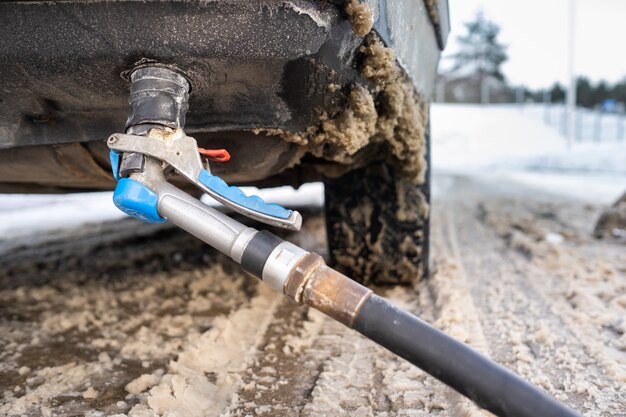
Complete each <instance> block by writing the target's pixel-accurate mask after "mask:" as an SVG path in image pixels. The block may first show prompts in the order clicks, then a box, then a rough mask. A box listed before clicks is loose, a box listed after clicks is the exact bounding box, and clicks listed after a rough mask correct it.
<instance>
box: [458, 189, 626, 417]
mask: <svg viewBox="0 0 626 417" xmlns="http://www.w3.org/2000/svg"><path fill="white" fill-rule="evenodd" d="M487 207H490V209H491V210H492V212H493V211H495V212H496V218H495V219H493V218H492V219H491V220H492V221H491V223H489V222H487V224H479V223H478V222H476V221H475V217H473V216H474V215H475V214H476V210H475V207H472V206H469V205H467V204H459V205H457V206H456V211H457V212H458V213H463V214H462V215H461V217H460V219H459V221H458V222H457V224H456V228H457V230H459V232H460V235H461V247H462V248H463V250H462V258H463V259H464V261H465V265H466V267H467V268H468V270H469V271H470V273H471V275H472V276H473V277H474V280H473V281H472V284H473V288H472V292H473V294H474V295H475V297H476V299H477V301H478V303H477V305H479V306H480V311H481V320H482V321H483V322H484V323H485V327H486V328H487V329H489V333H488V337H489V339H490V340H491V341H492V342H491V344H492V346H494V356H495V357H496V359H497V360H499V361H501V362H502V363H504V364H505V365H507V366H509V367H512V368H513V369H514V370H516V371H517V372H518V373H520V374H521V375H523V376H524V377H526V378H527V379H528V380H529V381H530V382H532V383H534V384H536V385H538V386H540V387H542V388H543V389H545V390H547V391H549V392H550V393H552V394H553V395H555V396H556V397H557V398H559V399H561V400H563V401H565V402H566V403H568V404H570V405H571V406H573V407H575V408H577V409H579V410H582V411H584V412H585V414H586V415H589V416H599V415H621V414H620V413H621V412H623V404H622V408H620V405H619V400H618V401H617V402H616V401H615V398H616V395H617V397H619V394H618V393H616V392H615V388H613V386H614V384H615V382H614V381H611V380H610V378H606V376H604V375H603V371H602V370H601V369H600V368H599V367H598V364H597V360H595V359H594V358H593V357H592V356H589V354H588V352H587V351H586V348H585V345H584V343H581V341H580V340H579V339H578V338H577V337H576V336H577V335H576V332H575V331H572V329H573V327H572V326H569V325H568V323H567V322H566V321H565V320H564V319H563V318H561V317H560V316H559V314H558V313H559V312H558V311H557V310H555V309H554V307H553V306H554V305H555V304H558V298H559V297H557V296H556V294H555V292H554V287H553V286H551V285H550V277H549V274H550V273H549V272H546V270H545V269H537V268H533V265H532V263H531V261H530V260H529V250H530V251H531V252H530V256H531V257H532V250H533V243H532V242H533V239H526V238H524V236H523V235H522V236H520V235H519V233H520V232H518V231H517V229H519V227H520V226H513V225H511V224H506V225H500V226H499V225H498V222H501V221H503V219H506V218H507V216H504V217H503V216H498V214H499V213H498V212H500V211H502V212H503V213H507V215H509V216H510V215H511V213H513V214H517V215H520V216H522V215H523V213H520V211H521V210H520V205H519V203H517V202H515V201H509V202H508V204H503V201H502V200H498V202H497V204H493V205H492V204H488V205H487ZM488 215H489V212H488ZM494 222H495V223H494ZM494 227H495V228H498V227H502V228H503V230H507V231H513V235H512V237H507V238H506V239H504V241H503V240H501V239H498V238H495V239H494V237H495V236H496V231H495V230H494ZM531 227H533V228H534V227H535V225H534V224H531ZM522 231H523V229H522ZM507 233H508V232H507ZM507 236H509V235H507ZM476 242H480V243H481V244H480V245H477V244H476ZM505 242H508V243H507V244H505ZM511 245H523V246H520V248H521V249H523V251H524V252H523V254H520V253H519V252H515V250H512V249H515V248H516V246H511ZM537 249H541V250H543V249H544V248H543V247H541V248H537ZM533 282H536V285H533ZM557 293H558V291H557ZM573 326H574V327H575V324H574V323H573ZM607 389H608V391H606V392H602V391H603V390H607ZM611 398H612V399H611ZM607 399H608V400H607Z"/></svg>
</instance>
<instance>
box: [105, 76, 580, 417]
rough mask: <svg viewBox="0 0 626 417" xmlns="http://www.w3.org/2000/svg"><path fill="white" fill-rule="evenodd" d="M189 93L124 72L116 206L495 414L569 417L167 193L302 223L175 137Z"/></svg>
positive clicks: (465, 353) (317, 260)
mask: <svg viewBox="0 0 626 417" xmlns="http://www.w3.org/2000/svg"><path fill="white" fill-rule="evenodd" d="M189 91H190V85H189V82H188V81H187V79H186V78H185V77H184V76H183V75H181V74H179V73H178V72H176V71H174V70H172V69H169V68H166V67H157V66H148V67H143V68H139V69H136V70H135V71H134V72H133V73H132V74H131V94H130V100H129V103H130V114H129V118H128V122H127V126H126V132H125V133H124V134H121V133H118V134H113V135H112V136H111V137H109V139H108V141H107V143H108V146H109V148H110V150H111V153H110V156H111V165H112V170H113V176H114V177H115V178H116V179H117V180H118V184H117V187H116V189H115V193H114V197H113V199H114V202H115V204H116V206H117V207H119V208H120V209H121V210H122V211H124V212H125V213H127V214H129V215H130V216H133V217H135V218H137V219H139V220H143V221H146V222H164V221H170V222H172V223H174V224H175V225H177V226H178V227H180V228H182V229H184V230H186V231H187V232H189V233H191V234H192V235H194V236H196V237H198V238H200V239H201V240H203V241H204V242H206V243H207V244H208V245H210V246H212V247H214V248H215V249H217V250H219V251H220V252H223V253H225V254H226V255H228V256H230V257H231V258H232V259H233V260H234V261H235V262H237V263H239V264H241V266H242V267H243V269H244V270H245V271H247V272H248V273H250V274H251V275H253V276H255V277H257V278H259V279H261V280H262V281H263V282H264V283H265V284H267V285H269V286H270V287H271V288H273V289H274V290H276V291H278V292H280V293H282V294H284V295H286V296H287V297H289V298H290V299H292V300H293V301H295V302H297V303H299V304H306V305H308V306H310V307H313V308H315V309H317V310H319V311H321V312H323V313H325V314H326V315H328V316H330V317H332V318H333V319H335V320H337V321H339V322H341V323H343V324H344V325H346V326H348V327H350V328H352V329H354V330H356V331H358V332H359V333H361V334H363V335H364V336H365V337H367V338H369V339H371V340H373V341H374V342H376V343H378V344H379V345H381V346H383V347H385V348H387V349H388V350H390V351H391V352H393V353H395V354H397V355H398V356H400V357H402V358H404V359H406V360H408V361H409V362H411V363H413V364H414V365H416V366H418V367H419V368H421V369H423V370H424V371H426V372H428V373H429V374H431V375H432V376H434V377H435V378H437V379H439V380H441V381H442V382H444V383H446V384H447V385H449V386H450V387H452V388H454V389H455V390H456V391H458V392H460V393H461V394H463V395H465V396H466V397H468V398H469V399H471V400H472V401H474V402H475V403H476V404H477V405H479V406H480V407H482V408H485V409H487V410H489V411H491V412H492V413H494V414H496V415H498V416H516V417H517V416H520V417H521V416H525V417H537V416H543V417H556V416H578V415H579V414H578V413H576V412H575V411H573V410H571V409H570V408H568V407H566V406H565V405H563V404H562V403H560V402H558V401H557V400H555V399H554V398H552V397H551V396H549V395H548V394H546V393H544V392H543V391H541V390H540V389H539V388H537V387H535V386H533V385H531V384H530V383H528V382H526V381H525V380H523V379H522V378H521V377H519V376H518V375H516V374H514V373H513V372H511V371H509V370H507V369H506V368H504V367H502V366H500V365H498V364H496V363H495V362H493V361H491V360H490V359H488V358H487V357H485V356H483V355H482V354H480V353H478V352H477V351H475V350H473V349H472V348H470V347H469V346H467V345H465V344H464V343H461V342H459V341H457V340H456V339H454V338H452V337H450V336H448V335H446V334H444V333H443V332H441V331H439V330H437V329H436V328H434V327H433V326H431V325H429V324H428V323H426V322H425V321H423V320H421V319H419V318H417V317H416V316H414V315H412V314H410V313H408V312H406V311H403V310H401V309H400V308H398V307H396V306H394V305H393V304H391V303H390V302H388V301H387V300H385V299H384V298H382V297H379V296H377V295H376V294H374V293H373V292H372V291H371V290H370V289H368V288H366V287H364V286H362V285H360V284H358V283H357V282H356V281H353V280H352V279H350V278H348V277H346V276H345V275H342V274H341V273H339V272H337V271H335V270H333V269H332V268H330V267H329V266H327V265H326V264H325V262H324V260H323V259H322V257H321V256H319V255H317V254H315V253H309V252H307V251H306V250H304V249H302V248H300V247H298V246H296V245H294V244H292V243H290V242H287V241H285V240H283V239H281V238H279V237H277V236H275V235H273V234H272V233H270V232H268V231H258V230H256V229H254V228H252V227H248V226H245V225H243V224H241V223H240V222H238V221H236V220H234V219H232V218H231V217H229V216H228V215H226V214H224V213H222V212H220V211H218V210H216V209H214V208H211V207H209V206H208V205H206V204H204V203H202V202H201V201H200V200H198V199H196V198H194V197H192V196H190V195H189V194H187V193H185V192H183V191H181V190H180V189H178V188H177V187H175V186H173V185H171V184H170V183H169V182H168V181H167V174H168V173H170V172H172V171H177V172H178V173H179V174H181V175H182V176H183V177H185V178H186V179H187V180H189V181H190V182H191V183H193V184H194V185H196V186H197V187H198V188H199V189H200V190H202V191H204V192H206V193H207V194H209V196H211V197H213V198H214V199H215V200H217V201H219V202H220V203H222V204H224V205H225V206H227V207H229V208H231V209H232V210H234V211H236V212H239V213H241V214H243V215H245V216H248V217H250V218H252V219H255V220H258V221H260V222H263V223H266V224H271V225H274V226H278V227H283V228H286V229H290V230H299V229H300V226H301V223H302V218H301V216H300V214H299V213H297V212H295V211H292V210H289V209H286V208H284V207H281V206H279V205H277V204H268V203H266V202H264V201H263V200H262V199H260V198H259V197H256V196H250V197H249V196H246V195H245V194H244V193H243V192H242V191H241V190H240V189H238V188H237V187H231V186H228V185H227V184H226V183H225V182H224V181H223V180H222V179H221V178H219V177H217V176H214V175H212V174H211V172H210V170H209V169H208V167H204V166H203V165H202V161H201V158H200V155H199V152H198V147H197V143H196V141H195V139H193V138H191V137H189V136H187V135H185V133H184V131H183V127H184V123H185V114H186V111H187V106H188V104H187V103H188V97H189ZM217 154H220V155H224V153H223V152H222V153H220V152H217Z"/></svg>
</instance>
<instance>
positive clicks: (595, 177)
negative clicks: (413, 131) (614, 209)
mask: <svg viewBox="0 0 626 417" xmlns="http://www.w3.org/2000/svg"><path fill="white" fill-rule="evenodd" d="M538 114H539V113H537V112H532V111H528V110H524V109H523V108H521V107H518V106H514V105H492V106H479V105H466V104H433V106H432V108H431V117H432V124H431V126H432V162H433V168H434V171H435V175H437V173H445V172H449V173H456V174H465V175H472V174H476V175H478V174H480V175H479V176H484V174H489V175H491V176H493V177H495V178H498V179H501V180H504V179H509V180H511V181H513V182H516V183H520V184H523V185H525V186H529V187H532V188H537V189H540V190H542V191H547V192H552V193H554V194H559V195H562V196H569V197H573V198H577V199H581V200H584V201H589V202H596V203H601V204H608V203H610V202H611V201H613V200H615V199H617V198H618V197H619V195H620V194H621V193H622V192H623V191H624V190H625V189H626V141H625V142H619V141H606V142H602V143H589V142H586V143H575V144H574V145H573V146H572V148H571V149H568V148H567V146H566V141H565V139H564V138H563V137H562V136H561V135H560V134H559V131H558V129H556V128H554V126H549V125H546V124H544V122H543V120H542V119H541V117H538V116H537V115H538Z"/></svg>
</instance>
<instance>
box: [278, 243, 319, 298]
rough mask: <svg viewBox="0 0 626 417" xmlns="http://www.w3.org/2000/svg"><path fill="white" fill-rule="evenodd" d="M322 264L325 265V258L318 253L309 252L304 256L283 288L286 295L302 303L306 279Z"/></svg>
mask: <svg viewBox="0 0 626 417" xmlns="http://www.w3.org/2000/svg"><path fill="white" fill-rule="evenodd" d="M322 265H324V259H322V257H321V256H319V255H318V254H316V253H309V254H308V255H306V256H305V257H303V258H302V259H301V260H300V262H298V264H297V265H296V266H295V268H294V269H293V271H292V272H291V275H290V276H289V277H288V278H287V282H286V283H285V288H284V290H283V292H284V293H285V295H286V296H287V297H289V298H291V299H292V300H293V301H295V302H296V303H298V304H302V292H303V290H304V286H305V284H306V281H307V280H308V279H309V277H310V276H311V274H312V273H313V272H314V271H315V270H316V269H317V268H319V267H320V266H322Z"/></svg>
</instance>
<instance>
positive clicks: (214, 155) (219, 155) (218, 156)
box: [198, 148, 230, 162]
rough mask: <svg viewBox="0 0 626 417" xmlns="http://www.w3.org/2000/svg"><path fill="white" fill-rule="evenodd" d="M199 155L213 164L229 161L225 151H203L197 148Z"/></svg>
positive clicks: (228, 155)
mask: <svg viewBox="0 0 626 417" xmlns="http://www.w3.org/2000/svg"><path fill="white" fill-rule="evenodd" d="M198 152H199V153H200V155H204V156H206V157H207V158H209V159H210V160H211V161H215V162H228V161H230V154H229V153H228V151H227V150H226V149H204V148H198Z"/></svg>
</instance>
